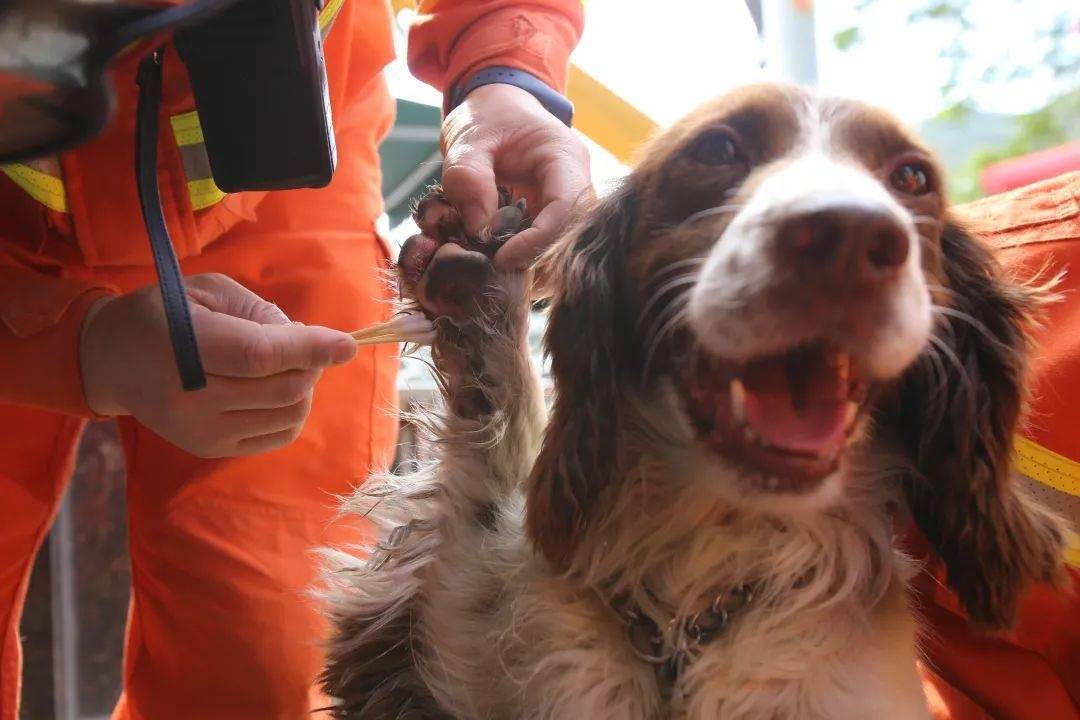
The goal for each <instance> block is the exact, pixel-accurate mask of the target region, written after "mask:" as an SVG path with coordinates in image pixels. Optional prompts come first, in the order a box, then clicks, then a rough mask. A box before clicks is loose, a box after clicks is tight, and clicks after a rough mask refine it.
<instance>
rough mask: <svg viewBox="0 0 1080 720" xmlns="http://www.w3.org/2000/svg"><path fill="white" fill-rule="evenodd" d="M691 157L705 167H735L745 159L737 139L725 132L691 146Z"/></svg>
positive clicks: (715, 133)
mask: <svg viewBox="0 0 1080 720" xmlns="http://www.w3.org/2000/svg"><path fill="white" fill-rule="evenodd" d="M690 157H692V158H693V159H694V160H697V161H698V162H700V163H703V164H705V165H734V164H735V163H739V162H742V161H743V159H744V158H743V154H742V153H741V152H740V151H739V145H738V143H736V142H735V138H733V137H732V136H731V134H730V133H728V132H725V131H723V130H716V131H713V132H709V133H706V134H705V135H703V136H702V137H700V138H698V139H697V141H696V142H694V144H693V145H691V146H690Z"/></svg>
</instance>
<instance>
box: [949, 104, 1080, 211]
mask: <svg viewBox="0 0 1080 720" xmlns="http://www.w3.org/2000/svg"><path fill="white" fill-rule="evenodd" d="M1013 123H1014V126H1015V131H1014V134H1013V136H1012V138H1010V139H1009V140H1008V141H1007V142H1005V143H1004V144H1002V145H1000V146H998V147H994V148H982V149H980V150H976V151H975V152H974V153H973V154H972V156H971V157H970V158H969V159H968V161H967V162H966V163H965V164H964V165H963V167H961V168H958V169H954V170H953V172H952V173H951V178H950V183H949V194H950V197H951V198H952V200H953V201H954V202H966V201H968V200H975V199H978V198H979V197H982V188H981V186H980V184H979V179H980V178H981V176H982V172H983V170H984V169H986V168H987V167H988V166H990V165H993V164H994V163H997V162H1001V161H1002V160H1008V159H1009V158H1014V157H1020V156H1021V155H1027V154H1029V153H1033V152H1038V151H1039V150H1046V149H1047V148H1052V147H1054V146H1056V145H1061V144H1063V143H1065V142H1068V141H1069V140H1070V139H1072V138H1073V137H1076V136H1077V135H1078V129H1080V128H1077V127H1075V125H1077V124H1078V123H1080V88H1078V89H1076V90H1073V91H1072V92H1068V93H1065V94H1064V95H1061V96H1060V97H1057V98H1055V99H1054V100H1052V101H1051V102H1050V103H1048V104H1047V105H1046V107H1044V108H1041V109H1039V110H1036V111H1035V112H1031V113H1027V114H1024V115H1017V116H1016V117H1015V118H1014V120H1013Z"/></svg>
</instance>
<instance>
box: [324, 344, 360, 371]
mask: <svg viewBox="0 0 1080 720" xmlns="http://www.w3.org/2000/svg"><path fill="white" fill-rule="evenodd" d="M354 357H356V343H354V342H352V341H351V340H348V341H345V340H343V341H341V342H339V343H336V344H335V345H334V347H333V348H331V349H330V360H331V361H333V363H334V364H335V365H340V364H341V363H345V362H349V361H350V360H352V359H353V358H354Z"/></svg>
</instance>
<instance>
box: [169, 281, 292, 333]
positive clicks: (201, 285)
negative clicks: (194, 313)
mask: <svg viewBox="0 0 1080 720" xmlns="http://www.w3.org/2000/svg"><path fill="white" fill-rule="evenodd" d="M187 288H188V295H190V296H191V298H192V299H193V300H195V301H196V302H197V303H199V304H200V305H202V306H204V307H206V308H209V309H210V310H213V311H214V312H218V313H222V314H224V315H231V316H232V317H235V318H243V319H244V320H251V321H252V322H256V323H259V324H260V325H286V324H288V323H289V317H288V316H287V315H286V314H285V313H284V312H283V311H282V310H281V308H279V307H278V306H277V305H275V304H274V303H272V302H267V301H266V300H264V299H262V298H261V297H260V296H258V295H256V294H255V293H253V292H252V291H251V290H248V289H247V288H246V287H244V286H243V285H241V284H240V283H238V282H236V281H235V280H233V279H232V278H231V277H228V276H227V275H221V274H220V273H205V274H203V275H195V276H193V277H191V278H188V280H187Z"/></svg>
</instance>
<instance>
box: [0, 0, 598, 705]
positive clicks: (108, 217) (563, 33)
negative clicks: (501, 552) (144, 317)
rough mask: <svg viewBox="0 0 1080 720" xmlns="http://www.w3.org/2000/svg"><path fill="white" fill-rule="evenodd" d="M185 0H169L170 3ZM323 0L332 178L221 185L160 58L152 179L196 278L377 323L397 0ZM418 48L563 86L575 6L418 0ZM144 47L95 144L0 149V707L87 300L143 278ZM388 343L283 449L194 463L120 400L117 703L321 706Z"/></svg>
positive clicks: (427, 76) (447, 61) (385, 430)
mask: <svg viewBox="0 0 1080 720" xmlns="http://www.w3.org/2000/svg"><path fill="white" fill-rule="evenodd" d="M172 1H173V2H176V1H177V0H172ZM324 5H325V7H324V9H323V11H322V14H321V16H320V19H321V23H322V25H323V26H324V33H326V34H327V38H326V44H325V50H326V61H327V71H328V75H329V85H330V94H331V105H332V110H333V116H334V121H335V126H336V131H337V145H338V151H339V167H338V170H337V173H336V174H335V176H334V179H333V182H332V183H331V184H330V185H329V186H328V187H327V188H324V189H321V190H296V191H287V192H277V193H270V194H267V193H255V192H252V193H239V194H234V195H223V194H222V193H221V192H220V191H219V190H218V189H217V187H216V186H215V185H214V184H213V180H212V178H210V177H209V173H208V171H207V168H208V166H207V164H206V157H205V150H204V148H203V146H202V143H201V141H202V137H201V129H200V127H199V125H198V118H197V114H196V113H194V112H193V110H194V104H193V101H192V97H191V92H190V89H189V87H188V84H187V78H186V73H185V71H184V69H183V66H182V64H181V63H180V61H179V59H178V58H177V56H176V53H175V51H174V50H173V49H172V48H171V47H170V48H168V49H167V51H166V56H165V84H164V89H163V93H162V114H161V121H160V122H161V141H160V146H159V155H160V165H159V177H160V185H161V194H162V203H163V207H164V212H165V216H166V219H167V222H168V225H169V229H170V231H171V234H172V238H173V243H174V245H175V248H176V252H177V255H178V256H179V257H180V258H181V264H182V268H183V271H184V272H185V274H189V275H190V274H195V273H203V272H211V271H213V272H221V273H225V274H227V275H229V276H231V277H233V278H235V279H236V280H238V281H239V282H240V283H242V284H244V285H245V286H247V287H248V288H250V289H252V290H253V291H254V292H256V293H258V294H259V295H261V296H262V297H264V298H266V299H268V300H270V301H271V302H275V303H277V304H278V305H279V306H280V307H281V308H282V309H283V310H284V311H285V313H286V314H287V315H288V316H289V317H290V318H293V319H295V320H300V321H303V322H305V323H308V324H320V325H326V326H330V327H335V328H339V329H343V330H348V329H351V328H357V327H362V326H365V325H369V324H371V323H373V322H376V321H378V320H380V319H382V318H384V317H385V314H386V313H387V305H386V303H383V302H381V301H382V300H383V299H384V298H385V296H386V289H385V287H384V285H383V284H382V282H380V280H379V277H378V271H379V270H380V268H384V267H385V266H386V265H387V263H388V262H389V258H388V256H387V251H386V249H385V248H384V246H383V244H382V243H381V242H380V240H379V239H378V237H377V236H376V233H375V221H376V218H377V217H378V215H379V213H380V212H381V198H380V174H379V166H378V156H377V152H376V146H377V143H378V142H379V140H380V139H381V138H382V137H383V135H384V134H385V133H386V132H387V130H388V129H389V128H390V126H391V124H392V121H393V107H394V105H393V100H392V98H391V97H390V95H389V94H388V92H387V89H386V86H385V83H384V81H383V79H382V76H381V70H382V68H383V67H384V66H385V65H386V63H387V62H389V61H390V59H391V58H392V56H393V42H392V34H391V27H392V26H391V15H390V9H389V3H387V2H386V1H385V0H344V1H342V0H327V2H325V3H324ZM420 12H421V13H422V14H421V17H420V21H419V22H418V24H417V25H416V26H415V27H414V28H413V29H412V30H411V33H410V41H409V61H410V64H411V66H412V68H413V71H414V72H415V73H416V75H417V76H418V77H420V78H421V79H423V80H425V81H427V82H429V83H431V84H432V85H434V86H436V87H437V88H439V89H446V88H447V87H448V86H449V85H450V84H452V83H453V82H455V81H456V80H457V79H458V78H460V77H461V76H462V75H463V74H465V73H467V72H470V71H472V70H475V69H479V68H480V67H483V66H485V65H496V64H497V65H512V66H516V67H519V68H522V69H525V70H528V71H530V72H532V73H533V74H535V75H538V76H539V77H541V78H542V79H544V80H545V81H547V82H548V83H549V84H550V85H552V86H554V87H556V88H560V89H561V88H562V87H563V86H564V84H565V76H566V69H567V59H568V56H569V53H570V50H571V49H572V48H573V46H574V44H575V43H576V41H577V38H578V36H579V35H580V32H581V25H582V14H583V12H582V8H581V4H580V2H579V0H527V1H526V0H442V2H438V0H436V1H435V2H432V1H431V0H425V2H423V3H422V4H421V7H420ZM138 59H139V58H138V57H137V56H136V53H132V54H131V55H129V56H127V57H122V58H120V59H119V60H118V61H117V63H116V65H115V67H114V68H113V70H112V74H113V79H114V81H115V86H116V89H117V104H116V113H115V116H114V118H113V120H112V122H111V124H110V126H109V127H108V128H107V129H106V131H105V132H104V133H103V134H102V135H101V136H99V137H98V138H96V139H94V140H93V141H91V142H90V143H88V144H86V145H84V146H82V147H80V148H78V149H76V150H74V151H72V152H68V153H65V154H63V155H62V156H61V157H60V158H59V164H58V165H57V164H56V163H55V161H54V160H52V159H49V160H45V161H41V162H37V163H32V164H29V165H28V166H14V167H12V166H8V167H0V171H2V173H3V174H2V175H0V528H2V530H0V720H14V719H15V718H16V717H17V705H18V696H19V678H20V647H19V637H18V628H19V618H20V614H21V609H22V603H23V599H24V597H25V593H26V586H27V580H28V574H29V571H30V568H31V565H32V561H33V558H34V555H35V553H36V552H37V550H38V548H39V546H40V544H41V542H42V539H43V538H44V536H45V534H46V533H47V532H48V529H49V526H50V523H51V521H52V518H53V515H54V513H55V511H56V508H57V505H58V503H59V501H60V498H61V495H62V493H63V491H64V488H65V485H66V483H67V481H68V477H69V475H70V472H71V469H72V467H71V466H72V461H73V451H74V448H75V443H76V441H77V439H78V437H79V433H80V431H81V429H82V427H83V424H84V422H85V418H86V417H88V416H90V415H91V413H90V411H89V410H88V408H87V406H86V402H85V399H84V396H83V391H82V387H81V380H80V375H79V366H78V336H79V330H80V327H81V323H82V320H83V316H84V314H85V312H86V310H87V308H88V307H89V306H90V305H91V304H92V303H93V302H94V301H95V300H97V299H98V298H100V297H102V295H103V294H106V293H120V292H126V291H130V290H133V289H135V288H138V287H140V286H143V285H146V284H148V283H152V282H153V281H154V275H153V270H152V265H151V258H150V253H149V250H148V244H147V239H146V234H145V231H144V228H143V224H142V219H141V216H140V213H139V206H138V200H137V193H136V188H135V183H134V177H133V170H132V168H133V157H134V156H133V153H134V147H133V127H134V118H135V96H136V86H135V81H134V71H135V67H136V65H137V63H138ZM396 367H397V358H396V353H395V348H393V347H379V348H365V349H363V350H362V351H361V352H360V354H359V356H358V357H357V358H356V359H355V360H354V361H353V362H352V363H350V364H348V365H347V366H345V367H339V368H334V369H331V370H328V371H327V372H326V373H325V375H324V377H323V379H322V381H321V382H320V383H319V385H318V386H317V387H316V390H315V399H314V406H313V409H312V412H311V416H310V419H309V421H308V423H307V426H306V428H305V430H304V432H303V434H302V435H301V437H300V438H299V440H297V441H296V442H295V443H294V444H293V445H291V446H289V447H287V448H284V449H282V450H279V451H277V452H274V453H270V454H266V455H262V456H256V457H249V458H237V459H222V460H202V459H198V458H195V457H192V456H190V455H187V454H185V453H184V452H182V451H180V450H178V449H176V448H174V447H172V446H170V445H169V444H168V443H166V442H165V441H163V440H162V439H161V438H159V437H157V436H156V435H154V434H153V433H152V432H150V431H148V430H147V429H146V428H144V427H142V426H141V425H139V423H138V422H136V421H135V420H134V419H132V418H127V417H126V418H121V419H120V421H119V423H120V433H121V437H122V439H123V442H124V447H125V452H126V464H127V496H128V508H129V514H130V517H129V526H130V530H129V533H130V552H131V566H132V567H131V569H132V585H133V587H132V600H131V607H130V613H129V620H128V630H127V638H126V652H125V667H124V673H123V678H124V692H123V695H122V697H121V698H120V701H119V704H118V707H117V710H116V713H115V715H114V717H117V718H148V719H149V720H170V719H172V718H177V719H180V718H183V719H184V720H191V719H198V720H213V719H215V718H230V719H232V718H259V719H260V720H264V719H270V718H290V719H292V718H301V717H308V714H307V713H308V711H309V709H310V708H311V707H318V705H313V703H320V702H322V701H323V700H322V699H321V698H318V697H316V694H315V693H314V692H313V691H312V690H311V688H312V679H313V678H314V676H315V674H316V673H317V672H318V670H319V667H320V651H319V647H318V644H319V638H320V637H321V635H322V629H321V626H320V623H319V619H318V614H317V612H316V610H315V608H314V603H313V602H312V601H311V600H310V599H309V598H308V597H307V596H306V595H305V591H306V589H307V588H308V587H309V586H310V585H311V584H312V582H313V581H314V569H313V565H314V563H313V561H312V558H311V554H310V552H309V550H310V548H312V547H314V546H318V545H322V544H325V543H334V542H342V541H346V540H349V539H351V537H352V536H351V535H350V531H349V530H348V529H346V528H343V527H340V526H337V525H334V524H333V522H332V520H333V514H334V512H335V507H334V505H335V503H334V499H333V496H334V494H337V493H342V492H346V491H348V490H349V489H350V488H351V487H354V486H355V485H356V484H357V483H359V482H361V481H362V480H363V479H364V477H365V476H366V475H367V473H368V472H369V470H370V469H371V468H372V467H375V466H385V465H386V464H387V463H388V462H389V461H390V459H391V456H392V451H393V445H394V441H395V437H396V422H395V418H394V416H393V414H392V413H391V412H388V409H390V408H392V407H393V406H394V404H395V392H394V379H395V371H396Z"/></svg>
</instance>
